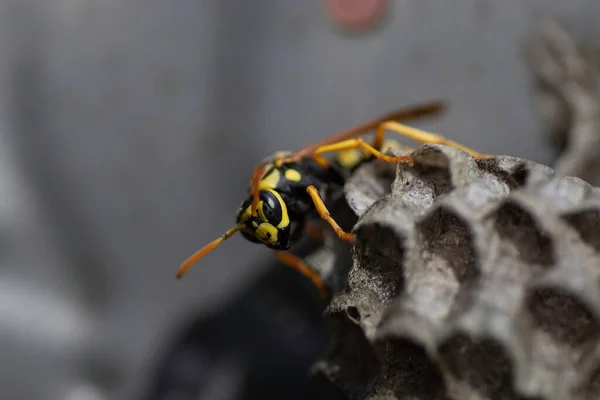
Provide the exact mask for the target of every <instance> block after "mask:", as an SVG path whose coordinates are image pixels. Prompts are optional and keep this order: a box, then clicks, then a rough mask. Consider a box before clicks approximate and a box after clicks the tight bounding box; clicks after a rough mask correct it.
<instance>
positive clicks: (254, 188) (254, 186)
mask: <svg viewBox="0 0 600 400" xmlns="http://www.w3.org/2000/svg"><path fill="white" fill-rule="evenodd" d="M444 109H445V103H444V102H442V101H435V102H430V103H426V104H419V105H416V106H413V107H409V108H404V109H400V110H397V111H394V112H391V113H389V114H386V115H383V116H381V117H379V118H375V119H373V120H371V121H368V122H365V123H363V124H361V125H358V126H356V127H354V128H352V129H349V130H347V131H344V132H341V133H338V134H336V135H333V136H330V137H328V138H326V139H323V140H320V141H318V142H316V143H313V144H310V145H308V146H305V147H302V148H300V149H298V150H296V151H295V152H294V153H292V154H291V155H289V156H285V157H280V158H277V159H276V160H275V161H274V162H273V163H274V165H275V166H276V167H278V168H279V167H281V166H282V165H283V164H286V163H290V162H299V161H301V160H303V159H305V158H307V157H310V156H311V155H312V154H313V153H314V151H315V150H316V149H318V148H320V147H322V146H324V145H327V144H332V143H336V142H341V141H343V140H347V139H350V138H353V137H356V136H360V135H364V134H366V133H368V132H370V131H372V130H373V129H375V128H377V127H378V126H379V125H381V124H382V123H384V122H386V121H408V120H414V119H418V118H424V117H430V116H433V115H437V114H440V113H441V112H443V111H444ZM374 147H375V148H376V149H377V150H379V148H378V147H377V146H374ZM265 167H266V165H265V164H264V163H261V164H260V165H259V166H258V167H257V168H256V169H255V170H254V172H253V174H252V179H251V182H250V191H251V193H252V213H254V212H255V211H256V206H257V205H258V197H259V196H258V193H259V189H258V183H259V182H260V179H261V178H262V175H263V173H264V172H265Z"/></svg>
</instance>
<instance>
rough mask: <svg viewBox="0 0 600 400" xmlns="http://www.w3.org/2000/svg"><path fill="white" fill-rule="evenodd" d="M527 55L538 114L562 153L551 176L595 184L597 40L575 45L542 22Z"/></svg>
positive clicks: (599, 83) (599, 134)
mask: <svg viewBox="0 0 600 400" xmlns="http://www.w3.org/2000/svg"><path fill="white" fill-rule="evenodd" d="M527 50H528V52H527V56H528V61H529V65H530V67H531V70H532V71H533V73H534V74H535V78H536V80H537V93H536V97H537V103H538V104H537V106H538V110H539V112H540V114H541V116H542V118H543V120H544V123H545V124H546V129H547V133H548V136H549V137H550V140H551V141H552V144H553V145H554V146H555V147H556V148H557V149H558V150H560V151H561V154H560V156H559V158H558V160H557V161H556V163H555V165H554V168H555V169H556V172H558V173H560V174H564V175H571V176H577V177H579V178H581V179H585V180H586V181H587V182H589V183H590V184H592V185H600V172H599V171H600V158H599V157H598V155H599V154H600V41H598V40H593V41H587V42H585V43H584V42H582V43H578V41H577V40H575V39H574V38H573V37H572V36H571V34H569V33H568V32H567V31H566V30H565V29H564V28H563V27H562V26H560V25H559V24H558V23H556V22H554V21H551V20H547V21H545V22H544V23H543V24H541V27H540V29H539V32H538V35H537V36H536V37H535V39H534V40H532V41H531V42H530V43H529V46H528V49H527Z"/></svg>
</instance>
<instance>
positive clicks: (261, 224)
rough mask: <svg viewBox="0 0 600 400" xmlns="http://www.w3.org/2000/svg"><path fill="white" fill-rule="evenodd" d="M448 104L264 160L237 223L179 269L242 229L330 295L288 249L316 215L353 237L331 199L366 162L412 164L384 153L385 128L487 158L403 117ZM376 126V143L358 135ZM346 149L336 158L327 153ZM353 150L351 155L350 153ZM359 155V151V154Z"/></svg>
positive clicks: (395, 116) (404, 111)
mask: <svg viewBox="0 0 600 400" xmlns="http://www.w3.org/2000/svg"><path fill="white" fill-rule="evenodd" d="M443 109H444V103H442V102H431V103H427V104H422V105H417V106H414V107H411V108H406V109H401V110H399V111H396V112H393V113H390V114H387V115H384V116H382V117H380V118H376V119H374V120H372V121H369V122H366V123H363V124H361V125H359V126H356V127H354V128H352V129H350V130H348V131H345V132H341V133H338V134H336V135H333V136H331V137H329V138H326V139H324V140H321V141H319V142H317V143H314V144H312V145H309V146H306V147H303V148H301V149H299V150H297V151H295V152H287V153H286V152H278V153H276V154H274V155H272V156H271V157H268V158H266V159H265V160H263V161H262V162H261V163H260V164H259V166H258V167H257V168H256V169H255V170H254V172H253V174H252V178H251V180H250V188H249V196H248V198H247V199H246V200H245V201H244V202H243V203H242V205H241V206H240V208H239V210H238V214H237V222H236V225H235V226H234V227H232V228H231V229H229V230H228V231H227V232H225V234H224V235H223V236H221V237H220V238H218V239H216V240H214V241H213V242H211V243H209V244H207V245H206V246H204V247H203V248H201V249H200V250H198V251H197V252H196V253H194V254H193V255H192V256H190V257H189V258H188V259H187V260H186V261H185V262H184V263H183V264H182V265H181V267H180V268H179V270H178V272H177V277H178V278H180V277H181V276H182V275H183V274H184V273H185V272H186V271H187V270H188V269H189V268H190V267H191V266H192V264H194V263H195V262H197V261H198V260H200V259H201V258H202V257H204V256H205V255H206V254H208V253H209V252H210V251H212V250H213V249H215V248H216V247H217V246H218V245H220V244H221V243H222V242H223V241H225V240H226V239H228V238H229V237H231V236H233V235H234V234H235V233H237V232H241V233H242V236H244V237H245V238H246V239H248V240H249V241H251V242H254V243H260V244H264V245H266V246H267V247H269V248H270V249H272V250H273V251H274V252H275V254H276V256H277V258H278V259H279V260H280V261H282V262H284V263H285V264H287V265H289V266H291V267H293V268H294V269H296V270H298V271H300V272H301V273H302V274H304V275H305V276H307V277H308V278H310V279H311V280H312V281H313V283H314V284H315V285H316V286H317V288H318V289H319V291H320V294H321V296H323V297H326V295H327V294H326V290H325V287H324V285H323V283H322V281H321V279H320V277H319V275H318V274H317V273H316V272H315V271H314V270H312V269H311V268H309V267H308V266H306V265H305V263H304V262H303V261H302V260H301V259H300V258H299V257H296V256H295V255H292V254H291V253H288V252H286V250H289V249H290V248H291V247H292V246H293V245H294V244H295V243H296V242H298V240H299V239H300V238H301V237H302V236H303V234H304V233H305V231H306V227H307V223H308V222H309V221H310V220H311V219H312V218H315V217H320V218H322V219H323V220H325V221H326V222H327V223H328V224H329V225H330V226H331V228H333V230H334V231H335V233H336V234H337V235H338V236H339V238H340V239H342V240H345V241H349V242H353V241H354V235H353V234H352V233H348V232H345V231H344V230H343V229H342V228H341V227H340V226H339V225H338V223H337V222H336V221H335V220H334V219H333V218H332V217H331V215H330V214H329V211H328V209H327V204H328V201H329V200H330V199H332V198H333V197H334V196H335V194H336V193H340V190H342V189H343V186H344V182H345V181H346V180H347V179H348V177H349V176H351V174H352V172H353V171H354V170H355V169H356V168H357V167H358V166H359V165H361V164H362V163H364V162H368V161H370V160H374V159H381V160H384V161H387V162H390V163H407V164H410V165H412V158H411V157H410V156H397V157H393V156H389V155H386V154H383V153H382V152H381V150H382V145H383V143H384V139H385V133H386V131H392V132H395V133H398V134H400V135H403V136H405V137H408V138H410V139H413V140H415V141H417V142H421V143H438V144H444V145H447V146H452V147H455V148H458V149H461V150H463V151H466V152H468V153H469V154H471V155H472V156H474V157H477V158H480V157H486V155H482V154H479V153H477V152H475V151H473V150H471V149H468V148H466V147H464V146H462V145H460V144H458V143H456V142H453V141H451V140H448V139H446V138H444V137H442V136H440V135H436V134H433V133H429V132H426V131H423V130H420V129H416V128H412V127H410V126H407V125H404V124H402V123H400V122H402V121H404V122H405V121H408V120H414V119H417V118H422V117H428V116H433V115H436V114H439V113H440V112H441V111H443ZM374 129H375V130H376V134H375V139H374V141H373V142H372V144H369V143H367V142H366V141H365V140H363V139H362V138H360V137H359V136H362V135H364V134H366V133H369V132H371V131H373V130H374ZM333 152H336V153H338V155H341V154H344V155H345V157H339V156H338V158H337V159H335V160H334V161H333V162H330V161H329V160H328V159H326V158H325V157H324V156H323V154H324V153H333ZM348 155H353V157H348ZM356 155H360V157H359V158H358V159H357V157H356Z"/></svg>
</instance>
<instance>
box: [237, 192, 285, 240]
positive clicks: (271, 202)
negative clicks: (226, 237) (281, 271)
mask: <svg viewBox="0 0 600 400" xmlns="http://www.w3.org/2000/svg"><path fill="white" fill-rule="evenodd" d="M237 223H238V224H243V225H244V229H242V230H241V233H242V235H243V236H244V237H245V238H246V239H247V240H249V241H251V242H253V243H262V244H265V245H266V246H267V247H270V248H272V249H275V250H287V249H289V248H290V231H291V226H292V221H290V216H289V214H288V210H287V205H286V203H285V201H284V199H283V198H282V197H281V195H280V194H279V193H278V192H277V191H275V190H273V189H265V190H261V191H260V193H259V201H258V204H257V206H256V211H255V212H254V213H252V197H249V198H248V199H246V200H245V201H244V202H243V203H242V205H241V206H240V209H239V211H238V215H237Z"/></svg>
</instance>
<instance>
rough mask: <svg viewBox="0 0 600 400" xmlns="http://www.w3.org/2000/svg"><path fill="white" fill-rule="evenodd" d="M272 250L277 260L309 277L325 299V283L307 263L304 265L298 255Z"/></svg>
mask: <svg viewBox="0 0 600 400" xmlns="http://www.w3.org/2000/svg"><path fill="white" fill-rule="evenodd" d="M273 252H274V253H275V257H277V259H278V260H279V261H281V262H282V263H284V264H285V265H287V266H288V267H291V268H293V269H295V270H296V271H298V272H300V273H301V274H302V275H304V276H306V277H307V278H308V279H310V280H311V281H312V283H313V284H314V285H315V286H316V287H317V289H318V290H319V294H320V295H321V298H323V299H327V290H326V289H325V285H324V284H323V281H322V280H321V277H320V276H319V274H318V273H317V272H316V271H314V270H312V269H311V268H310V267H309V266H308V265H306V263H305V262H304V261H302V259H301V258H300V257H297V256H295V255H293V254H291V253H287V252H284V251H277V250H274V251H273Z"/></svg>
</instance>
